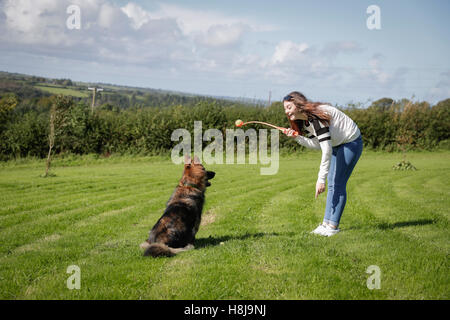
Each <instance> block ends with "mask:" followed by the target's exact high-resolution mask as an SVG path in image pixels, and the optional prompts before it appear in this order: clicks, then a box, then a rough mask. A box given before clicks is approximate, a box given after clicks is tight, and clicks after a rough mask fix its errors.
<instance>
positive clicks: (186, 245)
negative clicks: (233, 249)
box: [141, 156, 215, 257]
mask: <svg viewBox="0 0 450 320" xmlns="http://www.w3.org/2000/svg"><path fill="white" fill-rule="evenodd" d="M214 176H215V173H214V172H212V171H206V170H205V168H204V167H203V165H202V164H201V163H200V161H199V159H198V157H197V156H195V157H194V161H193V162H192V160H191V157H189V156H186V157H185V159H184V171H183V176H182V177H181V180H180V182H179V184H178V186H177V187H176V188H175V191H174V192H173V194H172V196H171V197H170V199H169V201H168V202H167V205H166V210H165V211H164V214H163V215H162V217H161V218H159V220H158V222H157V223H156V224H155V225H154V227H153V228H152V230H151V231H150V235H149V237H148V239H147V240H146V241H145V242H143V243H142V244H141V248H143V249H145V251H144V256H153V257H159V256H166V257H171V256H174V255H175V254H177V253H178V252H181V251H186V250H189V249H193V248H194V240H195V234H196V233H197V231H198V228H199V226H200V220H201V214H202V209H203V204H204V202H205V191H206V187H209V186H210V185H211V184H210V183H209V181H208V180H209V179H212V178H214Z"/></svg>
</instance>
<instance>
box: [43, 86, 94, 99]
mask: <svg viewBox="0 0 450 320" xmlns="http://www.w3.org/2000/svg"><path fill="white" fill-rule="evenodd" d="M35 88H36V89H39V90H42V91H45V92H49V93H51V94H63V95H66V96H72V97H77V98H87V97H89V93H88V91H85V90H83V91H79V90H74V89H67V88H62V87H59V86H57V85H36V86H35Z"/></svg>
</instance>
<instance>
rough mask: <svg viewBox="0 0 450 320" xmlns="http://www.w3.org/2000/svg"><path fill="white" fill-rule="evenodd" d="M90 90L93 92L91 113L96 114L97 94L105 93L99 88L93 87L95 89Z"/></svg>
mask: <svg viewBox="0 0 450 320" xmlns="http://www.w3.org/2000/svg"><path fill="white" fill-rule="evenodd" d="M88 90H91V91H92V105H91V113H94V107H95V94H96V93H97V92H100V91H103V89H102V88H97V87H93V88H88Z"/></svg>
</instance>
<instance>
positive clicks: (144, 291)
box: [0, 152, 450, 299]
mask: <svg viewBox="0 0 450 320" xmlns="http://www.w3.org/2000/svg"><path fill="white" fill-rule="evenodd" d="M399 160H401V155H399V154H385V153H371V152H364V153H363V156H362V158H361V159H360V161H359V163H358V165H357V167H356V168H355V172H354V173H353V175H352V177H351V179H350V181H349V185H348V197H349V200H348V203H347V207H346V209H345V212H344V215H343V218H342V221H341V228H342V232H341V233H339V234H337V235H336V236H334V237H331V238H323V237H320V236H316V235H311V234H309V232H310V231H311V230H313V229H314V228H315V227H316V226H317V225H318V224H319V222H320V221H321V219H322V216H323V211H324V207H325V195H322V196H320V198H319V199H318V200H315V199H314V187H315V182H316V176H317V172H318V165H319V162H320V153H316V152H311V153H305V154H300V153H299V154H297V155H296V156H289V157H283V158H282V159H281V162H280V169H279V172H278V174H277V175H273V176H262V175H260V174H259V165H210V166H207V169H209V170H214V171H216V177H215V178H214V179H213V180H212V181H211V182H212V186H211V187H210V188H209V189H208V191H207V197H206V205H205V208H204V215H203V220H202V225H201V227H200V230H199V232H198V234H197V242H196V249H195V250H192V251H188V252H184V253H181V254H180V255H178V256H176V257H174V258H158V259H152V258H144V257H142V256H141V251H140V249H139V247H138V245H139V243H140V242H142V241H143V240H144V239H145V238H146V236H147V234H148V231H149V229H150V228H151V227H152V226H153V224H154V223H155V222H156V220H157V219H158V218H159V217H160V215H161V214H162V211H163V208H164V205H165V203H166V201H167V200H168V198H169V196H170V195H171V193H172V191H173V189H174V187H175V185H176V184H177V182H178V179H179V178H180V177H181V170H182V166H180V165H174V164H172V163H171V162H170V160H169V159H164V158H130V157H118V158H114V157H111V158H109V159H98V160H95V159H93V158H92V157H84V158H77V159H65V160H64V159H59V160H55V162H54V167H53V173H55V174H56V176H54V177H51V178H41V177H40V175H41V174H42V173H43V172H44V167H45V163H44V160H41V161H38V160H26V161H20V162H15V163H12V162H9V163H4V164H2V165H0V205H1V206H0V238H1V239H0V242H1V249H0V250H1V252H0V298H1V299H449V298H450V295H449V293H450V273H449V267H450V261H449V253H450V231H449V224H448V222H449V217H450V216H449V206H450V200H449V199H450V187H449V181H450V153H449V152H438V153H411V154H409V155H408V160H410V161H411V162H412V163H413V164H414V165H415V166H416V167H417V168H418V169H419V170H418V171H401V172H399V171H393V170H392V169H391V167H392V166H393V165H394V164H395V163H397V162H398V161H399ZM70 265H77V266H79V267H80V270H81V289H80V290H69V289H68V288H67V286H66V280H67V278H68V277H69V276H70V274H68V273H66V270H67V267H68V266H70ZM371 265H376V266H378V267H379V268H380V270H381V289H379V290H377V289H375V290H369V289H368V288H367V285H366V281H367V279H368V277H369V276H370V274H368V273H366V269H367V268H368V267H369V266H371Z"/></svg>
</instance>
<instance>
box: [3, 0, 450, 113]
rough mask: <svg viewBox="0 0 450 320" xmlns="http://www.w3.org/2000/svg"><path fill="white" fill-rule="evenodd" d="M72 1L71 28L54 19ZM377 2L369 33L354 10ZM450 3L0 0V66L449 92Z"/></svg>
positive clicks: (59, 74) (366, 94) (173, 80)
mask: <svg viewBox="0 0 450 320" xmlns="http://www.w3.org/2000/svg"><path fill="white" fill-rule="evenodd" d="M71 4H75V5H77V6H78V7H79V8H80V13H81V19H80V22H81V28H80V29H79V30H76V29H74V30H70V29H68V28H67V26H66V20H67V19H68V17H69V14H67V13H66V9H67V7H68V6H69V5H71ZM370 5H377V6H378V7H379V8H380V13H381V15H380V21H381V29H380V30H369V29H368V28H367V25H366V20H367V19H368V17H369V16H370V14H368V13H367V12H366V9H367V8H368V7H369V6H370ZM449 9H450V2H449V1H447V0H434V1H414V0H397V1H375V0H373V1H365V0H358V1H355V0H341V1H300V0H297V1H287V0H284V1H283V0H282V1H256V0H252V1H250V0H247V1H245V0H241V1H235V0H228V1H213V0H202V1H195V0H192V1H138V0H135V1H125V0H120V1H119V0H116V1H114V0H71V1H65V0H0V70H3V71H9V72H20V73H26V74H34V75H41V76H46V77H53V78H71V79H73V80H77V81H87V82H105V83H114V84H122V85H131V86H140V87H149V88H161V89H167V90H176V91H184V92H190V93H199V94H207V95H216V96H232V97H245V98H257V99H267V98H268V95H269V91H270V92H271V93H272V100H274V99H281V97H282V96H283V95H285V94H286V93H288V92H289V91H292V90H298V91H301V92H303V93H304V94H305V95H306V96H307V97H308V98H310V99H312V100H319V101H324V102H330V103H333V104H335V103H338V104H345V103H348V102H352V101H353V102H363V103H364V102H367V101H370V100H375V99H379V98H382V97H392V98H396V99H399V98H411V97H412V96H414V97H415V99H418V100H427V101H430V102H433V103H435V102H437V101H439V100H442V99H445V98H448V97H450V61H449V58H448V57H449V52H450V50H449V49H450V41H449V40H450V38H449V32H448V30H450V22H449V19H448V17H447V16H448V13H449V12H450V10H449Z"/></svg>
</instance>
